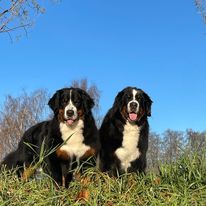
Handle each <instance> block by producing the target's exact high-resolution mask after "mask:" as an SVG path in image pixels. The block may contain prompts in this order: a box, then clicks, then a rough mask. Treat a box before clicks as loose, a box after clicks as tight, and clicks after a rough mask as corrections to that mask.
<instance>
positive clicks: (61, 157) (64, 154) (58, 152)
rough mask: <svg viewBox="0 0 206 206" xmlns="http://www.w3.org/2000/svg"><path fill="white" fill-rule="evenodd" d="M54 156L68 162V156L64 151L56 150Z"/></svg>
mask: <svg viewBox="0 0 206 206" xmlns="http://www.w3.org/2000/svg"><path fill="white" fill-rule="evenodd" d="M56 155H57V157H58V158H60V159H63V160H68V159H69V157H70V156H69V154H68V153H67V152H66V151H64V150H61V149H58V150H57V151H56Z"/></svg>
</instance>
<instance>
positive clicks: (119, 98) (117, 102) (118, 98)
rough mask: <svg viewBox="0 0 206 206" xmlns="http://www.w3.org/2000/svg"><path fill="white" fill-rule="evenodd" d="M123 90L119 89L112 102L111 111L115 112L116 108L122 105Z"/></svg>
mask: <svg viewBox="0 0 206 206" xmlns="http://www.w3.org/2000/svg"><path fill="white" fill-rule="evenodd" d="M124 91H125V89H124V90H122V91H120V92H119V93H118V94H117V96H116V97H115V100H114V104H113V107H112V108H113V111H114V112H116V111H117V110H119V109H121V107H122V96H123V95H124Z"/></svg>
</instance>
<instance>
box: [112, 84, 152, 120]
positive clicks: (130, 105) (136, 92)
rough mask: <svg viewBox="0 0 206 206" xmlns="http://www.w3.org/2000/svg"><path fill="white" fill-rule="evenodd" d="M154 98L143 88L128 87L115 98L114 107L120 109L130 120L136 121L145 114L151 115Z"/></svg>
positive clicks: (125, 117)
mask: <svg viewBox="0 0 206 206" xmlns="http://www.w3.org/2000/svg"><path fill="white" fill-rule="evenodd" d="M151 105H152V100H151V99H150V97H149V96H148V95H147V94H146V93H145V92H144V91H143V90H141V89H137V88H136V87H126V88H125V89H123V90H122V91H121V92H119V93H118V94H117V96H116V98H115V101H114V105H113V108H114V110H115V111H117V110H118V111H120V113H121V115H122V117H123V118H124V119H126V120H128V121H129V122H136V121H139V120H140V119H142V117H144V116H151Z"/></svg>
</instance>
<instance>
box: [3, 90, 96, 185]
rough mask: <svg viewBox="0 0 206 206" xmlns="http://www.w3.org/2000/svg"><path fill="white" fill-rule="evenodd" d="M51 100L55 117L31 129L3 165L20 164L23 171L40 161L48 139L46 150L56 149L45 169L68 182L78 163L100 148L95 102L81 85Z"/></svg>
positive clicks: (64, 183)
mask: <svg viewBox="0 0 206 206" xmlns="http://www.w3.org/2000/svg"><path fill="white" fill-rule="evenodd" d="M48 104H49V106H50V108H51V109H52V110H53V112H54V117H53V119H52V120H50V121H45V122H41V123H39V124H37V125H35V126H33V127H31V128H30V129H28V130H27V131H26V132H25V134H24V135H23V137H22V139H21V141H20V143H19V145H18V148H17V150H16V151H14V152H12V153H10V154H9V155H8V156H6V157H5V159H4V161H3V162H2V165H6V168H8V169H11V168H15V167H17V166H18V167H19V170H18V171H19V174H21V173H22V172H23V166H24V167H26V168H27V167H29V166H30V165H31V164H32V163H35V162H37V161H38V159H39V158H38V156H39V154H40V150H41V146H42V143H44V149H45V151H47V152H48V151H51V150H52V149H55V151H54V152H53V153H51V154H50V155H48V156H47V157H46V158H45V168H44V170H45V172H47V173H48V174H50V175H51V176H52V178H53V179H54V180H55V181H56V182H57V183H58V184H60V185H64V186H68V183H69V182H70V181H71V179H72V174H73V173H72V172H71V171H72V170H73V169H74V168H75V167H76V166H77V163H80V162H81V161H84V160H86V159H87V158H89V157H91V156H94V155H96V153H97V152H98V148H99V142H98V130H97V127H96V125H95V121H94V118H93V115H92V112H91V109H92V107H93V106H94V102H93V100H92V99H91V97H90V96H89V95H88V94H87V93H86V92H85V91H83V90H81V89H79V88H64V89H61V90H58V91H57V92H56V93H55V94H54V95H53V97H52V98H51V99H50V100H49V103H48ZM25 143H26V144H25ZM28 145H30V146H28ZM31 147H32V149H31Z"/></svg>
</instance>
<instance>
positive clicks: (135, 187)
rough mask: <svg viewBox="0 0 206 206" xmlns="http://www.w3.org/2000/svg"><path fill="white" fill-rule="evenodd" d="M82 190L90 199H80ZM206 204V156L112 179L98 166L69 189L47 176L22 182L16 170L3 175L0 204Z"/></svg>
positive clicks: (1, 175)
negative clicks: (58, 186)
mask: <svg viewBox="0 0 206 206" xmlns="http://www.w3.org/2000/svg"><path fill="white" fill-rule="evenodd" d="M80 192H81V193H82V194H83V196H84V197H85V198H86V200H79V199H78V198H77V196H78V194H79V193H80ZM3 205H9V206H13V205H18V206H24V205H25V206H28V205H34V206H35V205H38V206H41V205H42V206H43V205H46V206H50V205H55V206H64V205H65V206H66V205H67V206H68V205H72V206H73V205H74V206H76V205H91V206H95V205H98V206H104V205H105V206H124V205H128V206H136V205H144V206H145V205H146V206H147V205H148V206H153V205H154V206H156V205H157V206H161V205H168V206H181V205H183V206H185V205H188V206H196V205H197V206H206V159H205V158H203V157H200V156H198V155H193V156H190V157H188V156H184V157H181V158H180V159H179V160H177V161H176V162H175V163H172V164H164V165H161V166H160V174H155V173H153V172H151V173H147V174H146V175H144V176H143V175H138V174H125V175H122V176H121V177H119V178H111V177H109V176H108V175H107V174H103V173H101V172H99V171H98V170H96V169H95V168H92V169H87V170H86V171H85V173H84V176H83V177H81V178H79V177H77V178H76V179H75V180H74V181H73V182H71V184H70V187H69V189H65V188H62V187H60V188H57V186H55V184H54V183H53V181H52V180H51V179H50V178H49V177H47V176H45V178H42V179H38V180H37V179H35V178H33V179H30V180H29V181H22V180H21V179H19V178H17V177H16V175H15V174H14V171H11V172H8V171H7V172H6V171H3V172H2V173H1V174H0V206H3Z"/></svg>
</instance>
